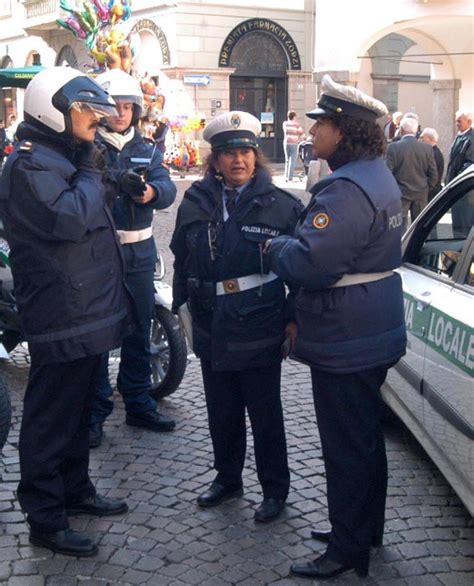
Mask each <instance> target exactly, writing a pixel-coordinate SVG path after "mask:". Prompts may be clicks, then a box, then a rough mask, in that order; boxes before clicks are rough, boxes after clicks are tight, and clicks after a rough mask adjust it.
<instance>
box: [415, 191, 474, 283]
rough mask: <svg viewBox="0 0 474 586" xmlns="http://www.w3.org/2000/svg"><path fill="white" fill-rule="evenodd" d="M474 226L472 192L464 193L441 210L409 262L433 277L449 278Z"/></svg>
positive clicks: (473, 193)
mask: <svg viewBox="0 0 474 586" xmlns="http://www.w3.org/2000/svg"><path fill="white" fill-rule="evenodd" d="M473 225H474V189H468V190H467V191H465V192H464V193H463V194H462V195H461V197H459V199H457V200H456V201H455V202H454V203H453V204H452V205H450V206H449V207H448V208H447V209H442V210H441V211H440V213H439V214H438V217H437V219H436V217H435V218H434V224H433V225H432V226H431V227H429V231H428V235H427V236H426V238H425V239H424V241H423V242H421V243H420V246H419V248H418V253H417V254H412V255H411V257H412V258H411V259H410V262H412V263H413V264H416V265H418V266H420V267H423V268H424V269H428V270H430V271H433V272H434V273H437V274H440V275H444V276H446V277H452V276H453V273H454V269H455V268H456V265H457V263H458V261H459V258H460V256H461V252H462V250H463V247H464V243H465V242H466V240H467V238H468V235H469V232H470V231H471V228H472V226H473Z"/></svg>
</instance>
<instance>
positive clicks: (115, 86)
mask: <svg viewBox="0 0 474 586" xmlns="http://www.w3.org/2000/svg"><path fill="white" fill-rule="evenodd" d="M96 81H97V83H98V84H100V86H101V87H102V88H103V89H104V90H105V91H106V92H107V93H108V94H109V96H112V97H113V98H114V100H115V101H117V102H127V103H129V104H133V118H132V125H133V126H135V124H137V123H138V120H139V119H140V117H141V115H142V111H143V92H142V90H141V87H140V83H139V82H138V80H137V79H135V78H134V77H132V76H131V75H128V73H125V71H122V70H121V69H110V70H109V71H106V72H105V73H101V74H100V75H98V76H97V77H96Z"/></svg>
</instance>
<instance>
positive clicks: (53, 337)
mask: <svg viewBox="0 0 474 586" xmlns="http://www.w3.org/2000/svg"><path fill="white" fill-rule="evenodd" d="M18 137H19V138H20V142H19V143H17V144H16V146H15V151H14V153H12V155H11V156H10V157H9V158H8V161H7V163H6V166H5V169H4V171H3V174H2V177H1V180H0V215H1V217H2V220H3V222H4V227H5V233H6V238H7V240H8V242H9V244H10V249H11V252H10V261H11V268H12V272H13V278H14V282H15V296H16V301H17V304H18V311H19V314H20V317H21V320H22V324H23V328H24V332H25V335H26V339H27V341H28V343H29V349H30V353H31V355H32V357H33V358H34V359H35V360H36V361H37V362H38V363H45V364H48V363H53V362H67V361H72V360H76V359H79V358H83V357H85V356H91V355H95V354H100V353H102V352H105V351H107V350H110V349H112V348H116V347H118V346H120V343H121V340H122V337H123V335H124V334H126V333H128V328H127V323H128V317H127V313H128V308H129V304H128V295H127V292H126V289H125V286H124V284H123V277H124V267H123V259H122V256H121V251H120V245H119V243H118V241H117V237H116V234H115V229H114V224H113V220H112V217H111V215H110V212H109V210H108V208H107V206H106V204H105V197H104V195H105V188H104V183H103V178H102V173H101V172H98V171H94V170H89V169H87V170H85V169H78V168H77V167H76V166H75V165H74V163H73V160H74V156H75V153H74V149H73V147H72V146H71V144H69V143H68V142H66V141H62V140H61V139H59V138H58V137H53V136H50V135H49V134H48V133H45V132H42V131H40V130H39V129H37V128H35V127H33V126H31V125H28V124H26V123H23V124H21V125H20V127H19V129H18ZM22 139H28V141H31V148H29V147H28V145H27V144H25V140H22Z"/></svg>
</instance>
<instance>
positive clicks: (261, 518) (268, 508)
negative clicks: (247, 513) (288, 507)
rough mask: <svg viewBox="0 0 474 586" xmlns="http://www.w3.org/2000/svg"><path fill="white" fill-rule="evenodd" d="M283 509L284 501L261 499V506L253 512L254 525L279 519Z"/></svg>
mask: <svg viewBox="0 0 474 586" xmlns="http://www.w3.org/2000/svg"><path fill="white" fill-rule="evenodd" d="M284 508H285V501H284V500H283V499H274V498H268V499H263V501H262V504H261V505H260V506H259V507H258V509H257V510H256V511H255V517H254V519H255V522H256V523H267V522H268V521H273V519H276V518H277V517H279V516H280V515H281V513H282V511H283V509H284Z"/></svg>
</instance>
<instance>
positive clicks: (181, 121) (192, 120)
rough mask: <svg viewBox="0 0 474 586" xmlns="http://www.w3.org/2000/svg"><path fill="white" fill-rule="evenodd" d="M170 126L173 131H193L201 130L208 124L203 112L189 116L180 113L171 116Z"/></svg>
mask: <svg viewBox="0 0 474 586" xmlns="http://www.w3.org/2000/svg"><path fill="white" fill-rule="evenodd" d="M168 125H169V127H170V128H171V130H172V131H173V132H191V131H192V130H201V129H202V128H204V127H205V126H206V119H205V118H204V115H203V114H197V115H193V116H187V115H186V114H180V115H178V116H174V117H172V118H170V121H169V124H168Z"/></svg>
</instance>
